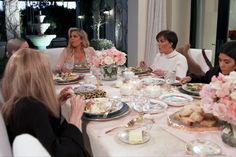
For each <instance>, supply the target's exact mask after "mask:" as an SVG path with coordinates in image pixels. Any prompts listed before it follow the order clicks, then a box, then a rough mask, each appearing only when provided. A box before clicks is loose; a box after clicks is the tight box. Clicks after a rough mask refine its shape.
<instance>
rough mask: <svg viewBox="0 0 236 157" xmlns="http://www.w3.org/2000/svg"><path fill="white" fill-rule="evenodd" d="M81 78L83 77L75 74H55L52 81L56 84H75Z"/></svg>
mask: <svg viewBox="0 0 236 157" xmlns="http://www.w3.org/2000/svg"><path fill="white" fill-rule="evenodd" d="M82 78H83V75H79V74H76V73H57V74H55V75H53V80H54V81H55V82H56V83H57V84H72V83H77V82H78V81H79V80H80V79H82Z"/></svg>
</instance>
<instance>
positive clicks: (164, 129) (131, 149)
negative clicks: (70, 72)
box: [56, 81, 236, 157]
mask: <svg viewBox="0 0 236 157" xmlns="http://www.w3.org/2000/svg"><path fill="white" fill-rule="evenodd" d="M102 83H103V86H101V89H103V90H105V91H106V92H107V95H108V96H120V89H119V88H114V83H115V81H107V82H102ZM72 86H78V84H77V85H72ZM63 87H64V86H61V85H57V86H56V89H57V92H58V93H59V91H60V89H62V88H63ZM179 109H180V108H179V107H169V108H168V109H167V111H166V112H164V113H161V114H155V115H149V118H150V117H151V118H153V119H154V120H155V124H154V125H153V127H152V129H151V130H150V135H151V139H150V141H148V142H147V143H144V144H140V145H129V144H126V143H123V142H122V141H120V140H119V139H118V137H117V133H118V132H119V131H120V129H117V130H115V131H113V132H111V133H109V134H105V131H107V130H109V129H110V128H113V127H115V126H119V125H122V124H126V123H127V122H128V121H129V120H131V119H132V118H134V117H137V116H138V115H137V113H136V112H135V111H133V110H132V111H131V112H130V113H129V114H128V115H126V116H124V117H122V118H119V119H116V120H111V121H102V122H98V121H86V120H85V121H83V123H84V124H83V126H84V127H83V134H84V136H85V143H86V145H87V146H86V147H87V148H88V149H89V148H91V150H89V151H91V152H92V154H93V156H94V157H118V156H119V157H134V156H142V157H143V156H145V157H146V156H150V157H151V156H156V157H172V156H173V157H174V156H175V157H184V156H194V155H189V154H186V150H185V145H186V143H187V142H189V141H191V140H194V139H198V138H200V139H206V140H211V141H213V142H215V143H217V144H218V145H219V146H220V147H221V148H222V153H223V155H222V156H231V157H233V156H235V154H236V148H232V147H229V146H228V145H225V144H224V143H223V142H222V140H221V137H220V134H221V132H220V131H214V132H190V131H183V130H179V129H176V128H172V127H170V126H168V124H167V116H168V115H170V114H172V113H174V112H176V111H177V110H179ZM62 111H63V110H62ZM67 114H68V112H64V114H63V115H64V116H65V117H68V115H67ZM88 145H90V146H88Z"/></svg>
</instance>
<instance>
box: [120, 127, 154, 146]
mask: <svg viewBox="0 0 236 157" xmlns="http://www.w3.org/2000/svg"><path fill="white" fill-rule="evenodd" d="M132 131H133V132H134V131H136V130H123V131H121V132H119V133H118V134H117V136H118V139H119V140H121V141H122V142H124V143H127V144H132V145H134V144H143V143H146V142H148V141H149V140H150V134H149V133H148V132H147V131H144V130H141V137H139V138H140V139H139V140H135V139H134V140H131V138H130V136H131V132H132ZM133 138H135V137H133Z"/></svg>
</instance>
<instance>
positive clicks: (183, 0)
mask: <svg viewBox="0 0 236 157" xmlns="http://www.w3.org/2000/svg"><path fill="white" fill-rule="evenodd" d="M190 9H191V1H190V0H167V28H168V29H170V30H173V31H175V32H176V34H177V36H178V39H179V41H178V45H177V47H181V46H182V45H184V44H186V43H189V34H190V15H191V11H190Z"/></svg>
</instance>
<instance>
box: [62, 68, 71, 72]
mask: <svg viewBox="0 0 236 157" xmlns="http://www.w3.org/2000/svg"><path fill="white" fill-rule="evenodd" d="M61 72H63V73H72V69H68V68H66V67H62V68H61Z"/></svg>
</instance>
